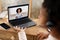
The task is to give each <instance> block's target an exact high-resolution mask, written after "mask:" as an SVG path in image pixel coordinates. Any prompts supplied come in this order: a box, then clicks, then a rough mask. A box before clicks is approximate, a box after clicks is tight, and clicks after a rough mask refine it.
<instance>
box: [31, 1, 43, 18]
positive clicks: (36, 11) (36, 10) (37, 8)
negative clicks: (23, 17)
mask: <svg viewBox="0 0 60 40" xmlns="http://www.w3.org/2000/svg"><path fill="white" fill-rule="evenodd" d="M42 3H43V0H32V14H31V17H32V18H37V17H38V15H39V13H40V8H41V6H42Z"/></svg>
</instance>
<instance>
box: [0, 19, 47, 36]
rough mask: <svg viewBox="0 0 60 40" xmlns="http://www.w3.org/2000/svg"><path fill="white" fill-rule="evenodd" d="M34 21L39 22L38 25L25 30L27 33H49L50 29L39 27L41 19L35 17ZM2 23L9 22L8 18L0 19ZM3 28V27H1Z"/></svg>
mask: <svg viewBox="0 0 60 40" xmlns="http://www.w3.org/2000/svg"><path fill="white" fill-rule="evenodd" d="M33 21H34V22H35V23H36V24H37V25H36V26H33V27H30V28H27V29H26V30H25V32H26V34H28V35H37V34H39V33H40V32H43V33H48V31H47V30H46V29H44V28H42V27H38V25H39V19H33ZM0 23H8V21H7V19H6V18H4V19H0ZM0 30H1V29H0Z"/></svg>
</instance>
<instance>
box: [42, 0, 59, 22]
mask: <svg viewBox="0 0 60 40" xmlns="http://www.w3.org/2000/svg"><path fill="white" fill-rule="evenodd" d="M42 6H43V7H44V8H46V9H47V12H48V15H49V20H53V21H55V22H56V21H60V0H44V2H43V5H42Z"/></svg>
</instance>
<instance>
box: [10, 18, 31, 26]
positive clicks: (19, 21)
mask: <svg viewBox="0 0 60 40" xmlns="http://www.w3.org/2000/svg"><path fill="white" fill-rule="evenodd" d="M31 21H32V20H30V19H28V18H26V19H22V20H18V22H17V21H14V22H11V24H12V25H13V26H16V25H21V24H25V23H28V22H31Z"/></svg>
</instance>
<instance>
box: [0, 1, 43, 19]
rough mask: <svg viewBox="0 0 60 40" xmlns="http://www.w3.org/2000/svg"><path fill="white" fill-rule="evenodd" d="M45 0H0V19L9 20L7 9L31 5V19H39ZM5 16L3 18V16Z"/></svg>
mask: <svg viewBox="0 0 60 40" xmlns="http://www.w3.org/2000/svg"><path fill="white" fill-rule="evenodd" d="M42 2H43V0H0V18H4V17H5V16H6V18H7V7H8V6H13V5H21V4H30V17H31V18H38V15H39V13H40V8H41V5H42ZM2 15H3V16H2Z"/></svg>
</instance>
